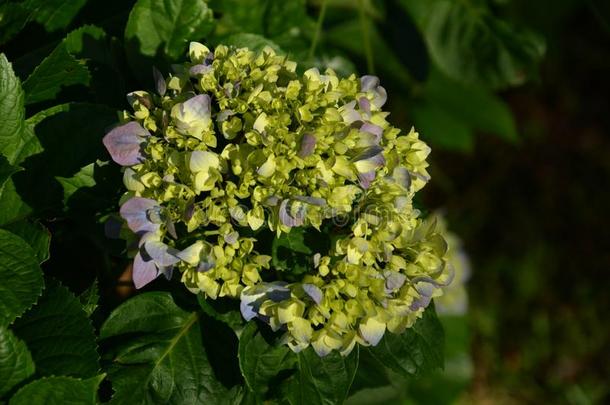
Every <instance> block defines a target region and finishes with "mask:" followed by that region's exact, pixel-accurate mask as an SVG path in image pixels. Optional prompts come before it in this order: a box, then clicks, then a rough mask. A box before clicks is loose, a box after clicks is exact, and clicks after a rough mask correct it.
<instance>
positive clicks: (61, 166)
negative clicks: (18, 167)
mask: <svg viewBox="0 0 610 405" xmlns="http://www.w3.org/2000/svg"><path fill="white" fill-rule="evenodd" d="M49 110H52V111H49ZM49 110H45V111H44V112H41V113H39V114H37V115H36V116H34V117H32V119H31V120H32V122H37V124H36V127H35V131H36V135H37V138H38V141H39V142H40V144H41V145H42V146H41V149H42V151H41V152H40V153H37V154H35V155H34V156H30V157H29V158H28V159H27V160H26V161H24V162H23V163H22V166H23V167H24V168H25V169H26V170H25V171H24V172H21V173H17V174H16V175H15V176H13V179H12V180H13V182H14V184H15V186H16V190H17V193H18V194H19V196H20V197H21V199H22V200H23V201H25V203H26V204H27V205H28V206H30V207H32V209H33V210H35V211H36V212H44V211H45V210H56V211H59V210H61V208H62V207H63V201H64V190H63V187H62V183H61V182H60V181H59V180H58V179H57V178H58V177H61V178H63V179H64V180H66V179H70V178H72V177H74V176H75V175H77V173H78V175H77V177H79V178H81V179H82V177H83V176H80V174H81V173H79V171H80V170H81V168H82V167H83V166H85V165H88V164H90V163H91V162H95V161H96V160H98V159H107V153H106V151H105V149H104V147H103V144H102V142H101V140H102V138H103V136H104V134H105V133H106V130H107V128H108V127H110V126H111V125H113V124H114V123H115V122H116V120H117V118H116V113H115V111H114V110H112V109H110V108H108V107H105V106H101V105H96V104H78V103H74V104H63V105H61V106H57V107H54V108H52V109H49ZM47 112H48V113H47ZM28 122H29V120H28ZM67 151H70V152H69V153H67ZM85 177H86V176H85ZM66 182H69V181H68V180H66ZM89 184H90V183H89ZM66 185H68V184H67V183H66ZM75 185H76V183H74V182H72V183H70V184H69V185H68V186H69V187H68V192H69V193H74V192H75V189H74V186H75ZM70 197H71V198H73V197H74V195H71V196H70ZM99 197H100V198H99V199H98V200H99V201H97V202H96V201H90V202H91V203H95V204H96V206H98V205H99V204H100V202H103V201H105V200H106V199H107V198H110V197H111V196H110V195H106V196H99Z"/></svg>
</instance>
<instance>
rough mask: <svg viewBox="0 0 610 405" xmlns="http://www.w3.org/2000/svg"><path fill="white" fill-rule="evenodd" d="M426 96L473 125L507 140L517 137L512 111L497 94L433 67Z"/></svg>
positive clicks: (476, 128)
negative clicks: (454, 77) (465, 82)
mask: <svg viewBox="0 0 610 405" xmlns="http://www.w3.org/2000/svg"><path fill="white" fill-rule="evenodd" d="M424 95H425V97H426V99H427V100H428V101H429V102H430V103H432V104H434V105H436V106H438V107H439V108H442V109H443V110H445V111H446V112H447V113H449V114H452V115H453V116H454V117H456V118H458V119H460V120H461V121H463V122H464V123H465V124H467V125H468V126H470V127H472V128H473V129H475V130H477V131H481V132H485V133H490V134H492V135H496V136H498V137H500V138H503V139H506V140H508V141H515V140H517V139H518V135H517V129H516V127H515V121H514V119H513V115H512V113H511V111H510V109H509V108H508V106H507V105H506V103H505V102H503V101H502V100H501V99H500V98H499V97H498V96H496V95H494V94H493V93H491V92H490V91H489V90H486V89H485V88H483V87H481V86H476V85H470V86H467V85H464V84H462V83H460V82H458V81H455V80H452V79H450V78H449V77H447V76H445V75H443V74H442V73H440V72H439V71H438V70H436V69H433V70H432V72H431V74H430V76H429V77H428V80H427V81H426V84H425V87H424Z"/></svg>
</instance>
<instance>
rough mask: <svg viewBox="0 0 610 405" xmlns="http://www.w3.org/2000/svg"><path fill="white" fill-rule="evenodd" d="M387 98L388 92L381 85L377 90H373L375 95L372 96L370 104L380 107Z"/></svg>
mask: <svg viewBox="0 0 610 405" xmlns="http://www.w3.org/2000/svg"><path fill="white" fill-rule="evenodd" d="M387 100H388V93H387V92H386V91H385V89H384V88H383V87H381V86H379V87H377V91H376V92H375V97H373V102H372V104H373V105H374V106H375V107H377V108H381V107H383V105H384V104H385V102H386V101H387Z"/></svg>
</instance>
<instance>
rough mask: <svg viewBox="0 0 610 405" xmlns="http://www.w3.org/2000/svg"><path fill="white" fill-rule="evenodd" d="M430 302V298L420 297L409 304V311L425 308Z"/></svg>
mask: <svg viewBox="0 0 610 405" xmlns="http://www.w3.org/2000/svg"><path fill="white" fill-rule="evenodd" d="M430 301H432V297H428V296H426V295H422V296H420V297H419V298H417V299H416V300H414V301H413V302H412V303H411V305H410V306H409V309H410V310H411V311H417V310H418V309H420V308H426V307H427V306H428V305H429V304H430Z"/></svg>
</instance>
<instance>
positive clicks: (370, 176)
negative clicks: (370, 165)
mask: <svg viewBox="0 0 610 405" xmlns="http://www.w3.org/2000/svg"><path fill="white" fill-rule="evenodd" d="M375 176H376V172H375V170H371V171H370V172H366V173H358V180H360V185H361V186H362V188H364V189H367V188H369V187H370V186H371V183H372V182H373V181H374V180H375Z"/></svg>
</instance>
